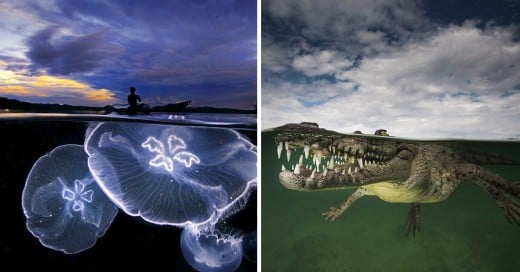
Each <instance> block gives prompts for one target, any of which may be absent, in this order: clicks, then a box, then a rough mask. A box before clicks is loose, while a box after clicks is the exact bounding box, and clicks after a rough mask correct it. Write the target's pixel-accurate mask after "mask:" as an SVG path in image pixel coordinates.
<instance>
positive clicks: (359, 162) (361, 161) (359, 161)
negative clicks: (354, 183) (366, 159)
mask: <svg viewBox="0 0 520 272" xmlns="http://www.w3.org/2000/svg"><path fill="white" fill-rule="evenodd" d="M357 162H358V164H359V167H360V168H361V169H363V159H362V158H358V159H357Z"/></svg>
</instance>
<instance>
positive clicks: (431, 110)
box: [262, 22, 520, 139]
mask: <svg viewBox="0 0 520 272" xmlns="http://www.w3.org/2000/svg"><path fill="white" fill-rule="evenodd" d="M514 31H515V30H514V29H512V28H507V27H497V26H488V27H486V28H485V29H484V30H482V29H479V28H477V27H476V26H475V23H473V22H467V23H465V24H463V25H462V26H449V27H446V28H439V29H438V30H437V32H436V33H434V35H432V36H431V37H430V38H428V39H420V40H415V41H414V40H411V41H410V42H409V43H408V44H406V45H405V46H392V45H388V44H387V45H384V47H386V48H385V50H380V51H378V53H377V54H374V55H371V56H368V57H365V58H364V59H363V60H362V62H361V63H360V65H359V66H356V67H355V68H354V69H350V70H345V69H343V70H341V67H340V68H338V69H339V70H341V71H340V72H338V73H336V75H337V79H339V80H341V81H337V82H328V83H323V82H321V85H320V86H318V85H317V83H316V82H314V83H310V84H308V83H295V82H293V83H289V82H283V81H279V79H278V80H273V79H270V78H264V79H263V82H262V127H263V128H270V127H276V126H280V125H283V124H285V123H295V122H301V121H313V122H317V123H318V124H320V126H321V127H324V128H327V129H331V130H336V131H341V132H353V131H355V130H361V131H363V132H365V133H372V132H374V131H375V130H376V129H379V128H385V129H388V130H389V132H390V134H391V135H396V136H402V137H412V138H446V137H465V138H494V139H503V138H506V137H520V121H518V117H519V116H520V90H519V89H518V88H519V84H520V65H519V63H520V44H519V43H518V42H515V41H514V39H513V33H514ZM359 35H360V36H363V35H365V37H364V41H365V42H367V43H370V42H371V41H375V43H379V41H380V40H379V36H378V35H372V36H371V34H370V33H361V32H360V34H359ZM373 48H374V47H373ZM335 54H336V56H337V57H339V58H340V59H341V55H342V54H343V56H346V55H347V54H348V52H341V51H336V52H335ZM293 63H294V61H293ZM325 64H326V63H325ZM311 67H312V66H311ZM320 69H324V70H325V71H329V70H328V68H327V65H325V68H319V67H316V68H312V69H311V68H308V69H307V70H305V69H302V71H303V72H305V71H306V72H307V74H309V71H310V72H313V71H320ZM316 73H317V72H316ZM344 80H348V81H352V82H347V83H348V84H349V87H346V86H345V81H344ZM353 86H358V88H357V89H355V88H354V87H353ZM320 96H325V97H328V98H329V99H324V100H321V101H320V100H319V99H318V98H319V97H320ZM301 101H307V102H311V103H312V102H317V101H318V102H320V103H318V105H315V106H313V105H311V106H309V105H305V104H304V103H301Z"/></svg>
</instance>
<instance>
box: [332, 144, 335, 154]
mask: <svg viewBox="0 0 520 272" xmlns="http://www.w3.org/2000/svg"><path fill="white" fill-rule="evenodd" d="M332 154H336V146H335V145H333V146H332Z"/></svg>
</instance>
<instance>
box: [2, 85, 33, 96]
mask: <svg viewBox="0 0 520 272" xmlns="http://www.w3.org/2000/svg"><path fill="white" fill-rule="evenodd" d="M0 94H8V95H9V94H10V95H30V94H31V92H30V91H29V90H27V88H25V87H24V86H20V85H14V86H12V85H7V86H0Z"/></svg>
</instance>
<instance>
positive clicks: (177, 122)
mask: <svg viewBox="0 0 520 272" xmlns="http://www.w3.org/2000/svg"><path fill="white" fill-rule="evenodd" d="M101 121H102V122H105V123H107V124H113V125H115V126H119V125H121V126H124V127H132V128H133V129H138V128H139V127H143V128H146V129H147V130H149V131H150V127H154V126H157V125H160V126H163V127H166V128H170V127H182V128H183V129H188V128H196V129H197V130H199V129H201V130H202V129H203V130H204V131H206V132H205V133H206V134H208V131H211V129H212V128H221V127H222V128H232V129H233V131H235V132H236V133H237V135H240V137H243V138H244V139H247V140H248V141H249V142H250V143H252V144H254V145H256V115H234V114H211V115H206V114H183V115H149V116H136V117H131V118H122V117H117V116H116V118H112V117H111V116H96V115H81V116H78V115H63V114H55V115H53V114H39V115H31V114H17V115H0V140H1V142H2V143H1V144H0V163H1V164H0V165H1V166H0V169H1V171H0V202H1V204H2V210H3V213H2V230H3V235H2V237H0V257H1V259H2V263H3V264H4V265H7V266H10V265H16V266H19V265H24V264H23V263H19V261H18V260H20V259H22V260H26V261H30V262H31V263H34V264H36V265H37V266H38V267H39V268H40V269H41V270H44V271H64V270H70V269H74V270H77V271H105V270H106V269H107V268H112V267H119V268H123V269H124V268H130V267H135V266H142V265H146V266H148V267H150V269H152V270H158V269H159V268H160V269H164V268H165V267H167V268H169V271H196V270H194V269H193V268H192V266H191V265H190V264H189V263H188V262H187V261H186V260H185V258H184V257H183V254H182V250H181V233H182V231H183V228H182V226H181V227H179V226H175V225H173V226H172V225H158V224H154V223H151V222H148V221H147V220H145V219H143V218H142V217H140V216H131V215H128V214H126V213H125V212H124V211H123V210H121V209H118V212H117V215H116V216H115V218H113V221H112V222H111V224H110V226H109V227H108V228H107V230H106V231H104V233H103V234H102V237H101V236H99V235H98V237H97V238H98V239H97V241H95V244H94V245H92V246H91V247H89V246H90V242H89V246H81V245H79V247H81V248H85V249H82V250H83V251H80V252H78V253H74V254H65V253H63V252H61V251H59V250H53V249H51V248H52V247H50V246H47V245H46V246H44V245H43V242H42V243H40V241H39V238H40V237H35V236H36V234H34V236H33V233H32V231H30V230H28V226H27V224H26V223H27V217H26V215H25V214H24V209H23V208H22V192H23V190H24V187H25V186H26V181H27V179H28V176H29V173H30V172H31V169H33V166H34V165H35V163H36V162H37V161H38V159H39V158H41V157H44V156H45V155H46V154H52V153H51V151H52V150H54V149H56V148H58V147H60V146H67V145H74V147H76V146H77V145H84V144H85V136H86V131H87V129H88V128H89V126H91V125H92V124H93V122H101ZM126 124H128V126H127V125H126ZM232 135H235V134H232ZM131 137H133V136H129V138H131ZM205 137H211V135H207V136H205ZM114 139H120V138H114ZM177 140H178V139H177ZM185 140H186V139H185ZM185 145H186V146H185V147H179V146H177V149H178V150H177V151H176V154H180V155H179V156H177V157H172V158H173V159H175V162H180V163H181V164H184V165H185V166H191V165H192V164H193V163H194V162H193V160H191V163H190V158H191V157H190V156H188V155H189V154H188V153H187V151H193V150H194V149H193V145H194V144H192V143H190V142H189V141H188V140H186V144H185ZM99 146H100V147H101V146H102V145H101V144H100V145H99ZM190 148H191V149H190ZM183 149H186V152H184V151H183V152H184V153H183V152H181V151H180V150H183ZM66 153H67V154H72V155H74V154H76V151H74V152H69V151H68V150H67V152H66ZM56 154H58V153H56ZM72 155H71V157H70V158H67V157H66V156H64V155H56V156H57V157H60V158H61V161H60V158H58V159H55V157H51V158H52V160H51V162H50V163H49V166H47V165H45V164H43V165H41V166H39V169H38V171H35V172H34V173H33V174H34V175H35V177H38V178H39V177H40V176H41V175H40V171H43V172H46V173H47V174H48V173H49V172H48V171H46V170H45V169H51V170H52V169H57V170H52V171H51V172H52V174H48V175H55V174H54V173H55V172H60V171H64V172H65V171H66V170H65V169H69V168H70V167H69V166H66V164H67V163H68V162H70V164H71V165H72V166H77V165H80V164H81V163H80V161H81V162H82V161H83V160H84V159H81V160H80V159H78V162H75V161H74V160H75V159H76V158H78V156H76V155H74V156H72ZM85 157H86V153H85ZM80 158H81V156H80ZM200 158H202V159H203V158H204V157H203V156H202V155H201V157H200ZM131 159H132V158H131V156H129V155H127V156H126V157H124V158H121V161H129V160H131ZM54 161H56V163H54ZM175 162H174V163H173V164H172V165H173V166H175V167H179V166H178V164H175ZM204 162H205V161H201V164H202V163H204ZM64 165H65V166H64ZM61 166H64V167H62V168H64V169H63V170H61V169H62V168H60V167H61ZM72 166H71V167H72ZM198 167H200V169H197V173H201V172H202V173H204V169H203V168H202V165H198ZM220 168H221V167H220ZM220 168H219V169H220ZM136 169H137V168H136V167H133V170H136ZM194 169H195V168H194ZM224 169H226V171H227V172H226V173H229V174H230V175H234V174H235V172H236V171H238V170H236V171H235V170H233V169H231V170H230V169H227V168H224ZM130 170H132V169H130ZM130 170H127V171H130ZM211 171H213V172H212V173H217V174H218V170H211ZM215 171H216V172H215ZM233 171H235V172H233ZM186 175H188V174H186ZM68 176H69V175H67V176H66V178H62V177H60V179H56V180H57V182H54V183H49V184H50V185H45V184H43V185H40V182H38V183H35V184H36V185H35V186H34V187H35V189H34V192H35V193H32V192H33V191H31V194H30V198H31V199H32V202H30V201H29V202H28V203H30V204H28V205H27V206H28V207H32V210H31V212H30V213H29V214H31V215H32V212H35V213H37V214H45V212H47V211H48V210H50V211H53V212H54V214H56V211H64V212H63V214H65V215H64V217H63V218H61V217H60V219H59V220H58V221H57V222H54V221H53V222H51V223H49V224H47V225H46V227H50V228H51V231H50V232H43V231H42V232H38V233H39V234H38V235H39V236H45V237H46V238H49V234H48V233H53V235H55V234H56V233H62V232H64V233H69V234H72V236H64V237H65V239H66V241H67V243H68V241H70V239H72V241H73V238H70V237H75V236H74V235H76V234H77V233H75V232H73V230H78V228H76V227H73V228H72V227H70V230H68V229H67V228H68V226H69V225H70V223H68V222H70V220H68V218H70V216H69V217H67V216H68V215H70V214H74V213H77V214H81V218H82V220H78V222H87V223H89V222H97V221H99V220H94V219H89V218H100V215H96V216H93V215H91V214H94V213H93V212H91V211H90V210H88V209H87V205H89V204H91V203H94V202H95V200H96V199H97V191H96V189H95V188H91V187H89V186H91V185H89V184H91V183H90V182H88V183H87V180H90V178H85V177H74V176H72V177H68ZM188 176H190V177H192V178H193V179H197V177H205V178H207V177H210V176H211V175H210V174H208V173H205V174H204V176H200V175H199V176H197V175H196V174H189V175H188ZM221 176H224V175H223V174H220V176H218V177H221ZM215 177H217V176H216V175H215ZM74 179H77V180H78V182H74V181H73V180H74ZM79 181H81V182H79ZM31 184H32V183H31ZM58 184H64V186H61V187H60V186H58ZM65 185H66V186H65ZM201 186H202V185H201ZM211 186H213V187H216V188H218V185H216V184H211ZM42 188H43V189H42ZM54 188H58V189H60V190H62V192H61V195H60V193H59V192H58V193H55V192H54ZM226 189H228V188H227V187H226ZM143 191H144V190H143ZM184 193H186V191H184ZM227 193H229V194H230V195H231V193H230V192H227ZM179 194H182V192H180V193H179ZM193 194H195V193H193ZM221 194H223V192H220V193H219V196H220V195H221ZM35 195H36V196H35ZM54 195H57V196H58V200H59V201H58V200H54ZM183 196H190V195H189V194H184V195H183ZM60 199H61V200H60ZM74 199H76V200H74ZM179 199H182V201H181V202H182V203H181V204H180V205H189V203H190V202H189V200H186V198H183V197H180V198H179ZM212 199H217V198H216V196H213V198H212ZM69 200H70V201H69ZM67 201H68V202H67ZM243 202H245V203H241V206H242V205H243V207H242V209H241V210H240V211H237V212H236V213H234V214H232V215H231V216H229V217H227V218H225V219H224V220H223V223H224V224H225V225H226V226H227V227H228V228H230V229H232V230H233V233H234V234H235V236H238V237H239V236H240V235H245V234H247V233H251V232H254V231H256V228H257V204H256V202H257V198H256V190H251V194H250V195H249V197H248V198H247V200H245V201H243ZM35 203H36V204H35ZM42 203H52V205H54V206H52V207H51V206H49V207H45V208H42V209H39V208H38V206H41V205H43V204H42ZM63 203H65V204H63ZM67 203H68V204H67ZM177 204H178V203H177ZM56 205H69V206H70V207H68V208H67V207H64V208H61V207H59V206H56ZM83 207H85V208H83ZM24 208H25V207H24ZM28 209H31V208H28ZM42 211H43V212H42ZM84 212H88V214H87V213H84ZM195 212H196V211H193V212H192V213H195ZM67 214H68V215H67ZM89 216H90V217H89ZM31 218H32V217H31ZM85 218H86V220H85ZM65 219H67V220H68V221H67V220H65ZM63 222H65V224H64V223H63ZM72 222H74V221H72ZM56 228H57V229H58V231H57V230H56ZM61 229H65V230H64V231H62V230H61ZM67 231H68V232H67ZM78 232H79V233H80V234H84V235H86V237H90V235H92V234H91V232H90V231H89V230H81V231H78ZM90 240H93V239H90ZM58 247H60V246H58ZM74 251H76V250H74ZM256 267H257V265H256V259H250V258H245V257H244V258H242V260H241V262H240V266H239V267H238V268H237V270H236V271H256V270H257V268H256Z"/></svg>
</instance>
